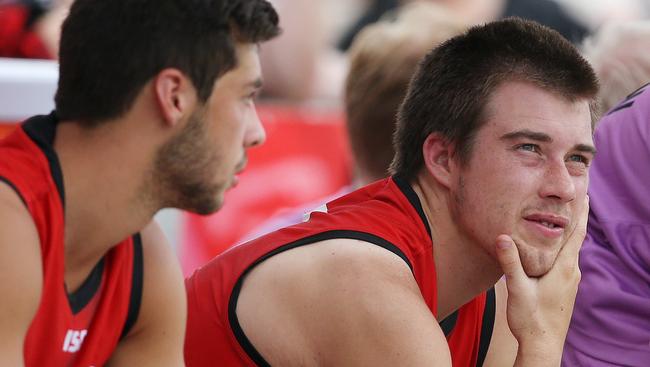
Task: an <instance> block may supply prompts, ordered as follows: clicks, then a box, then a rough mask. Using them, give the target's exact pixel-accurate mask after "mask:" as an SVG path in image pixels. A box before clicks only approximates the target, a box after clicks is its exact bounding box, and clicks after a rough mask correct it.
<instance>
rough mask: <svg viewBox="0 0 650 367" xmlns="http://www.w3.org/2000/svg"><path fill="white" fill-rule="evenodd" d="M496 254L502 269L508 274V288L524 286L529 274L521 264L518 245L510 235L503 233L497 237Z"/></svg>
mask: <svg viewBox="0 0 650 367" xmlns="http://www.w3.org/2000/svg"><path fill="white" fill-rule="evenodd" d="M496 254H497V261H498V262H499V265H500V266H501V270H503V273H504V274H505V276H506V284H507V286H508V289H511V288H512V287H513V286H514V287H518V286H523V282H525V280H526V279H528V276H527V275H526V272H525V271H524V268H523V266H522V265H521V259H520V258H519V251H518V250H517V246H515V242H514V241H513V240H512V238H511V237H510V236H508V235H503V234H502V235H500V236H499V237H497V241H496Z"/></svg>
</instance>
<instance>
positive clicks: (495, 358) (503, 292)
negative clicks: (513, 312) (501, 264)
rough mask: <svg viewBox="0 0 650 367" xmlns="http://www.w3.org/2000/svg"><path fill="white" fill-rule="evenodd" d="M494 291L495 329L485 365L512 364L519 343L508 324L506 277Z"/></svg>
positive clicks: (496, 366) (487, 366)
mask: <svg viewBox="0 0 650 367" xmlns="http://www.w3.org/2000/svg"><path fill="white" fill-rule="evenodd" d="M494 291H495V294H496V315H495V317H494V329H493V331H492V339H491V340H490V348H489V349H488V353H487V355H486V357H485V362H484V363H483V366H485V367H490V366H494V367H498V366H512V365H514V363H515V359H516V358H517V349H518V343H517V339H515V337H514V336H513V335H512V333H511V332H510V327H509V326H508V318H507V314H506V311H507V306H508V288H507V287H506V282H505V278H501V279H500V280H499V281H498V282H497V284H495V285H494Z"/></svg>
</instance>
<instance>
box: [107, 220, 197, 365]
mask: <svg viewBox="0 0 650 367" xmlns="http://www.w3.org/2000/svg"><path fill="white" fill-rule="evenodd" d="M141 236H142V249H143V259H144V275H143V277H144V279H143V287H142V303H141V306H140V312H139V314H138V319H137V321H136V323H135V324H134V326H133V328H132V329H131V331H130V332H129V334H128V335H127V336H126V337H125V338H124V339H123V340H122V341H121V342H120V344H119V345H118V347H117V349H116V351H115V352H114V354H113V356H112V357H111V361H110V364H111V365H115V366H182V365H183V338H184V336H185V321H186V314H187V306H186V300H185V289H184V284H183V276H182V273H181V270H180V267H179V264H178V261H177V259H176V255H175V254H174V252H173V250H172V248H171V246H170V245H169V244H168V242H167V240H166V239H165V237H164V235H163V234H162V231H161V230H160V227H159V226H158V224H156V223H155V221H152V222H151V223H150V224H149V225H147V227H145V228H144V229H143V230H142V231H141Z"/></svg>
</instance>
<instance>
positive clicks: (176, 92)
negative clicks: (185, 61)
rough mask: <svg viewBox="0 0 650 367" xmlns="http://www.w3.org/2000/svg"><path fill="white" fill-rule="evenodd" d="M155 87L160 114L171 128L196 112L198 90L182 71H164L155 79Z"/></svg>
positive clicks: (169, 69) (170, 69)
mask: <svg viewBox="0 0 650 367" xmlns="http://www.w3.org/2000/svg"><path fill="white" fill-rule="evenodd" d="M153 86H154V95H155V98H156V102H157V104H158V107H159V108H160V114H161V116H162V117H163V119H164V121H165V123H167V124H169V125H170V126H174V125H176V124H177V123H178V122H179V121H182V120H183V119H184V118H185V117H187V116H189V115H190V114H191V113H192V111H193V110H194V105H195V104H196V100H197V96H196V90H195V89H194V85H193V84H192V82H191V81H190V79H189V78H188V77H187V76H185V74H183V73H182V72H181V71H180V70H178V69H173V68H168V69H163V70H162V71H160V72H159V73H158V75H156V77H155V78H154V81H153Z"/></svg>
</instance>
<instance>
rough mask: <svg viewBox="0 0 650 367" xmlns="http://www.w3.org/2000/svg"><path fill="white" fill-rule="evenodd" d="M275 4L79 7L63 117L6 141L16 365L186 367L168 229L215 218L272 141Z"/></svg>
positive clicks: (98, 1)
mask: <svg viewBox="0 0 650 367" xmlns="http://www.w3.org/2000/svg"><path fill="white" fill-rule="evenodd" d="M277 23H278V18H277V14H276V13H275V11H274V9H273V7H272V6H271V5H270V4H269V3H268V2H266V1H264V0H207V1H203V0H201V1H199V0H110V1H106V0H76V1H75V2H74V3H73V5H72V7H71V9H70V12H69V16H68V17H67V18H66V20H65V22H64V24H63V29H62V33H61V43H60V68H59V84H58V89H57V92H56V96H55V105H56V109H55V111H53V112H52V113H51V114H49V115H42V116H34V117H32V118H30V119H28V120H27V121H25V122H24V123H23V124H22V125H21V126H20V127H19V128H17V129H16V130H15V131H14V132H13V133H11V134H10V135H9V136H7V137H6V138H4V139H3V140H2V141H0V157H2V159H0V279H1V280H2V282H0V294H2V297H3V300H2V302H0V324H1V325H2V327H1V328H0V339H1V340H2V343H1V345H0V365H2V366H22V365H25V366H80V367H81V366H83V367H87V366H103V365H106V364H110V365H115V366H181V365H183V353H182V348H183V335H184V331H185V321H186V303H185V298H184V289H183V279H182V275H181V272H180V269H179V265H178V262H177V259H176V257H175V255H174V253H173V251H172V249H171V248H170V246H168V244H167V242H166V240H165V238H164V236H163V235H162V233H161V231H160V228H159V227H158V225H157V224H156V223H155V221H152V217H153V216H154V214H155V213H156V212H157V211H158V210H160V209H161V208H165V207H175V208H180V209H184V210H188V211H191V212H194V213H200V214H207V213H212V212H214V211H216V210H218V209H219V208H220V207H221V206H222V204H223V195H224V192H225V191H226V190H227V189H229V188H230V187H231V186H233V185H234V184H236V182H237V177H236V175H237V174H238V172H240V171H241V170H243V169H244V166H245V164H246V151H247V149H248V148H249V147H251V146H254V145H256V144H259V143H261V142H262V141H263V140H264V130H263V129H262V127H261V124H260V121H259V119H258V117H257V114H256V111H255V104H254V97H255V95H256V93H257V92H258V90H259V88H260V87H261V83H262V79H261V70H260V65H259V58H258V48H259V43H260V42H263V41H265V40H267V39H270V38H272V37H274V36H276V35H277V34H278V32H279V29H278V25H277Z"/></svg>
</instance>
